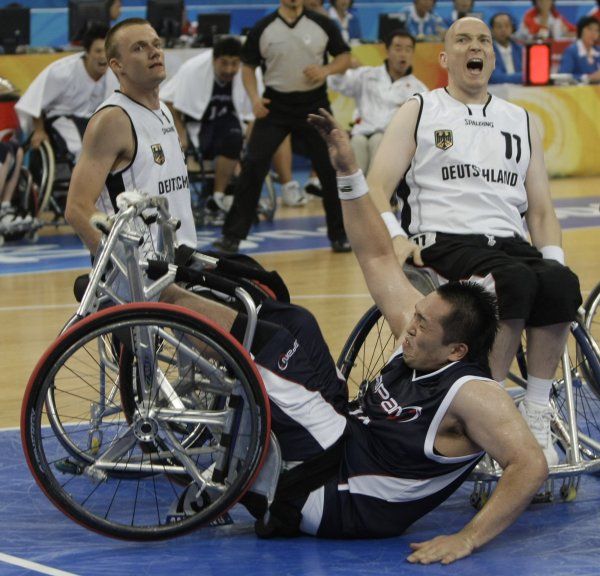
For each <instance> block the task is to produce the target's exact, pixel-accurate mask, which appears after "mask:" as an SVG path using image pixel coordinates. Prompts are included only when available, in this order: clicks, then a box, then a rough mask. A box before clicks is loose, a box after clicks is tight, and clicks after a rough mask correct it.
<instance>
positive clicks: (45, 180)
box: [25, 125, 75, 225]
mask: <svg viewBox="0 0 600 576" xmlns="http://www.w3.org/2000/svg"><path fill="white" fill-rule="evenodd" d="M46 132H47V134H48V136H49V140H45V141H44V142H42V144H41V145H40V147H39V148H35V149H34V148H31V146H30V141H27V142H26V143H25V152H26V154H25V164H26V166H27V169H28V170H29V172H30V173H31V175H32V177H33V181H34V183H35V185H36V186H37V188H38V189H39V201H38V204H39V209H38V211H39V213H46V212H50V213H51V215H52V216H51V221H50V223H53V224H56V225H59V224H62V223H64V212H65V206H66V201H67V192H68V191H69V183H70V182H71V174H72V172H73V168H74V167H75V157H74V156H73V154H71V153H70V152H69V151H68V150H67V148H66V146H65V145H64V144H63V143H61V142H60V140H59V136H58V135H57V133H56V130H55V129H54V128H52V126H51V125H47V126H46Z"/></svg>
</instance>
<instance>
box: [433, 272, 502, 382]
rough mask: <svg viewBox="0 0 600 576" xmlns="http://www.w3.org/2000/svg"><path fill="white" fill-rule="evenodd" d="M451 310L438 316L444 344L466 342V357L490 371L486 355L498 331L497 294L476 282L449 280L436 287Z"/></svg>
mask: <svg viewBox="0 0 600 576" xmlns="http://www.w3.org/2000/svg"><path fill="white" fill-rule="evenodd" d="M437 293H438V294H439V295H440V297H441V298H442V300H444V301H445V302H447V303H448V304H450V305H451V307H452V312H450V314H448V315H447V316H446V317H445V318H443V319H442V320H441V324H442V328H443V329H444V342H443V343H444V344H449V343H450V342H462V343H464V344H466V345H467V347H468V352H467V354H466V356H465V360H468V361H470V362H475V363H476V364H478V365H479V366H480V367H481V368H483V369H485V370H486V371H487V372H488V373H489V372H490V367H489V360H488V356H489V354H490V351H491V350H492V346H493V345H494V340H495V339H496V333H497V332H498V323H499V320H498V305H497V301H496V297H495V296H494V295H493V294H491V293H490V292H488V291H487V290H486V289H485V288H483V286H481V285H480V284H477V283H475V282H449V283H448V284H444V285H442V286H440V287H439V288H438V289H437Z"/></svg>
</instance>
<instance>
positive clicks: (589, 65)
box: [559, 16, 600, 84]
mask: <svg viewBox="0 0 600 576" xmlns="http://www.w3.org/2000/svg"><path fill="white" fill-rule="evenodd" d="M598 38H600V22H598V20H596V19H595V18H594V17H592V16H585V17H584V18H582V19H581V20H579V22H578V23H577V41H576V42H575V43H574V44H572V45H571V46H569V47H568V48H567V49H566V50H565V51H564V52H563V55H562V59H561V61H560V69H559V72H562V73H569V74H573V77H574V78H575V79H576V80H578V81H579V82H583V83H584V84H593V83H599V82H600V51H599V50H598V49H597V48H596V47H595V46H594V45H595V44H596V42H598Z"/></svg>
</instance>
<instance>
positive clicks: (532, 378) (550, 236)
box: [369, 18, 581, 464]
mask: <svg viewBox="0 0 600 576" xmlns="http://www.w3.org/2000/svg"><path fill="white" fill-rule="evenodd" d="M440 63H441V65H442V67H444V68H445V69H447V71H448V86H447V87H446V88H444V89H439V90H434V91H432V92H431V93H429V94H425V95H423V96H422V97H417V98H416V99H413V100H409V101H408V102H407V103H406V104H405V105H404V106H403V107H402V108H401V109H400V110H399V111H398V113H397V114H396V116H395V117H394V119H393V120H392V122H391V124H390V126H389V128H388V130H387V132H386V134H385V136H384V139H383V141H382V144H381V146H380V148H379V150H378V153H377V155H376V157H375V160H374V163H373V165H372V167H371V171H370V172H369V188H370V190H371V191H372V193H373V195H374V198H375V201H376V204H377V208H378V209H379V211H380V212H381V213H382V217H383V218H384V220H386V221H387V222H388V223H389V228H390V233H391V234H392V235H393V237H395V242H394V244H395V249H396V253H397V254H398V257H399V259H400V260H401V261H404V260H405V259H406V258H407V257H410V256H412V258H413V260H414V262H415V263H416V264H417V265H423V263H425V264H426V265H427V266H430V267H432V268H434V269H435V270H436V271H437V272H438V273H439V274H441V275H442V276H443V277H445V278H447V279H453V280H457V279H461V278H469V277H471V276H486V275H488V274H489V275H490V276H491V279H492V280H493V281H494V284H495V289H496V293H497V295H498V301H499V309H500V319H501V321H502V322H501V330H500V334H499V336H498V338H497V340H496V344H495V346H494V349H493V352H492V355H491V358H490V363H491V368H492V374H493V376H494V378H495V379H496V380H498V381H500V382H502V381H503V380H504V379H505V378H506V376H507V374H508V370H509V367H510V364H511V362H512V359H513V357H514V354H515V353H516V351H517V348H518V346H519V344H520V339H521V332H522V330H523V328H524V327H525V328H526V329H527V367H528V372H529V377H528V386H527V395H526V398H525V401H524V402H523V403H522V404H521V406H520V409H521V411H522V413H523V415H524V417H525V419H526V421H527V422H528V424H529V426H530V428H531V430H532V431H533V432H534V434H535V436H536V438H537V439H538V441H539V442H540V444H541V445H542V447H543V449H544V453H545V454H546V458H547V460H548V463H549V464H555V463H557V461H558V455H557V453H556V451H555V449H554V447H553V444H552V438H551V434H550V410H549V397H550V388H551V385H552V379H553V378H554V374H555V371H556V368H557V366H558V362H559V360H560V356H561V354H562V351H563V349H564V345H565V342H566V338H567V334H568V326H569V322H570V321H571V320H573V319H574V318H575V315H576V311H577V308H578V306H579V305H580V303H581V295H580V293H579V283H578V280H577V277H576V276H575V275H574V274H573V273H572V272H571V271H570V270H569V269H568V268H567V267H566V266H564V253H563V250H562V248H561V230H560V225H559V223H558V219H557V218H556V215H555V213H554V209H553V206H552V201H551V198H550V193H549V186H548V178H547V174H546V168H545V165H544V157H543V148H542V142H541V138H540V135H539V133H538V130H537V128H536V127H535V125H534V124H533V123H532V122H531V120H530V118H529V116H528V114H527V112H526V111H525V110H523V109H522V108H520V107H518V106H515V105H513V104H509V103H508V102H505V101H503V100H501V99H499V98H496V97H495V96H491V95H489V94H488V92H487V86H488V81H489V78H490V75H491V73H492V70H493V69H494V65H495V56H494V50H493V45H492V37H491V34H490V31H489V29H488V27H487V26H486V25H485V24H484V23H483V22H482V21H481V20H478V19H476V18H462V19H460V20H457V21H456V22H455V23H454V24H453V25H452V27H451V28H450V29H449V31H448V33H447V34H446V39H445V45H444V51H443V52H442V53H441V54H440ZM399 184H400V186H399V188H398V196H399V197H400V204H401V226H399V225H398V222H397V221H396V220H395V217H394V215H393V214H392V213H390V198H391V197H392V195H393V193H394V191H395V190H396V189H397V187H398V185H399ZM523 217H525V220H526V222H527V227H528V230H529V234H530V236H531V242H532V244H533V246H532V245H531V244H529V242H527V241H526V235H525V231H524V227H523V223H522V218H523ZM406 236H408V237H409V238H410V239H412V240H413V242H411V241H408V240H407V239H406Z"/></svg>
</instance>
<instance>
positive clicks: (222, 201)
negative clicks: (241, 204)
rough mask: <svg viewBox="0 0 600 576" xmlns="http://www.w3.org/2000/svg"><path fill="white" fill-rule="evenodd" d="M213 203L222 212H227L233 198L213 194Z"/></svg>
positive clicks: (221, 194) (217, 193)
mask: <svg viewBox="0 0 600 576" xmlns="http://www.w3.org/2000/svg"><path fill="white" fill-rule="evenodd" d="M212 199H213V202H214V203H215V204H216V205H217V206H218V207H219V208H220V209H221V210H223V212H229V210H230V209H231V205H232V204H233V196H231V195H229V196H228V195H226V194H223V192H215V193H214V194H213V196H212Z"/></svg>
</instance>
